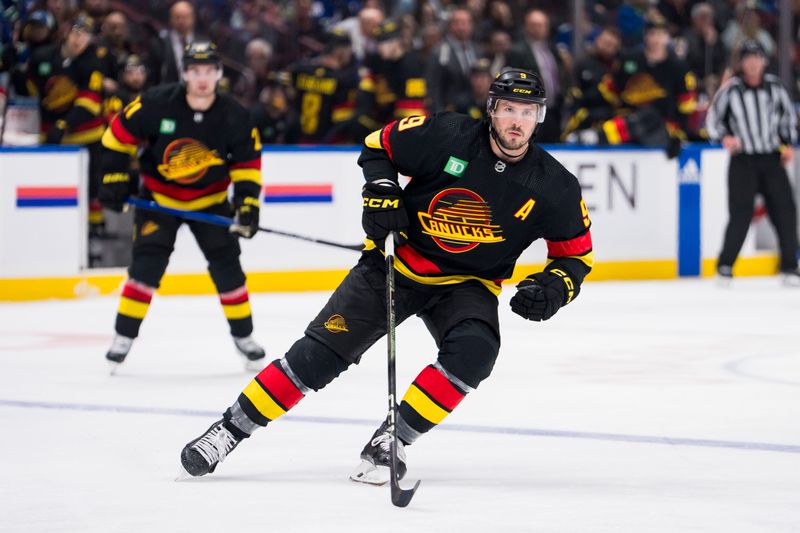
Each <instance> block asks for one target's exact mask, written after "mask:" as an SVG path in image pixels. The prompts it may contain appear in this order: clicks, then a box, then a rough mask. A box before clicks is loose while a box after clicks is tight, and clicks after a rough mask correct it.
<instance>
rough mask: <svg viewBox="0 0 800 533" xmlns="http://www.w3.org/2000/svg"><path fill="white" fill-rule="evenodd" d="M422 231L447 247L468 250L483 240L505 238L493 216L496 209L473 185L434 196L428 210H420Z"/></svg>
mask: <svg viewBox="0 0 800 533" xmlns="http://www.w3.org/2000/svg"><path fill="white" fill-rule="evenodd" d="M417 216H418V217H419V221H420V223H421V224H422V233H423V234H425V235H430V236H431V237H432V238H433V241H434V242H435V243H436V244H437V245H438V246H439V247H440V248H441V249H443V250H445V251H448V252H451V253H462V252H468V251H470V250H472V249H474V248H476V247H477V246H478V245H479V244H492V243H498V242H503V241H504V240H505V238H503V236H502V229H501V227H500V226H499V225H497V224H494V223H493V220H492V209H491V207H490V206H489V204H488V203H486V201H485V200H484V199H483V198H481V197H480V195H478V194H477V193H475V192H474V191H471V190H469V189H460V188H457V189H456V188H454V189H445V190H443V191H442V192H440V193H439V194H437V195H436V196H434V197H433V199H432V200H431V203H430V205H429V206H428V212H427V213H423V212H419V213H417Z"/></svg>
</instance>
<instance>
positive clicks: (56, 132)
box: [44, 120, 67, 144]
mask: <svg viewBox="0 0 800 533" xmlns="http://www.w3.org/2000/svg"><path fill="white" fill-rule="evenodd" d="M66 132H67V123H66V122H64V121H63V120H57V121H56V123H55V124H53V127H52V128H50V130H49V131H48V132H47V134H46V135H45V136H44V143H45V144H61V139H63V138H64V134H65V133H66Z"/></svg>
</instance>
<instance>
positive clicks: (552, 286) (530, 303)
mask: <svg viewBox="0 0 800 533" xmlns="http://www.w3.org/2000/svg"><path fill="white" fill-rule="evenodd" d="M574 297H575V290H574V284H573V283H572V279H571V278H570V277H569V276H568V275H567V274H566V272H564V271H563V270H558V269H553V270H548V271H546V272H537V273H536V274H532V275H530V276H528V277H527V278H525V279H524V280H522V281H520V282H519V284H518V285H517V294H515V295H514V297H513V298H511V310H512V311H514V312H515V313H517V314H518V315H519V316H521V317H523V318H526V319H528V320H534V321H536V322H539V321H542V320H547V319H548V318H550V317H551V316H553V315H554V314H556V311H558V310H559V309H560V308H561V306H563V305H564V304H566V303H567V302H568V301H569V300H570V299H572V298H574Z"/></svg>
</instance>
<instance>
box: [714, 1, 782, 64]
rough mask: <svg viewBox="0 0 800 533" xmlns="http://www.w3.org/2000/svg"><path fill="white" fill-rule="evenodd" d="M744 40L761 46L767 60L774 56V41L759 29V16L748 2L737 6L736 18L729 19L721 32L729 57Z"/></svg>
mask: <svg viewBox="0 0 800 533" xmlns="http://www.w3.org/2000/svg"><path fill="white" fill-rule="evenodd" d="M746 40H752V41H756V42H757V43H758V44H759V45H761V48H762V49H763V50H764V53H765V54H767V57H768V58H769V57H773V56H775V50H776V45H775V40H774V39H773V38H772V36H771V35H770V34H769V32H768V31H767V30H765V29H764V28H762V27H761V16H760V15H759V14H758V11H756V10H755V9H754V8H753V7H752V5H751V4H750V3H748V2H744V3H741V4H739V5H738V6H737V8H736V18H735V19H731V20H730V21H729V22H728V26H727V27H726V28H725V31H723V32H722V42H723V44H724V45H725V51H726V52H727V53H728V55H729V57H730V56H731V55H732V54H733V53H734V52H735V51H736V50H737V49H738V48H739V46H741V44H742V42H744V41H746Z"/></svg>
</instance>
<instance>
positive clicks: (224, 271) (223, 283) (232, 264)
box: [208, 255, 245, 292]
mask: <svg viewBox="0 0 800 533" xmlns="http://www.w3.org/2000/svg"><path fill="white" fill-rule="evenodd" d="M208 273H209V274H211V279H212V280H213V281H214V285H216V287H217V291H218V292H228V291H232V290H234V289H238V288H239V287H241V286H242V285H244V281H245V276H244V271H243V270H242V265H241V263H240V262H239V256H238V255H235V256H227V257H219V258H212V259H210V260H209V262H208Z"/></svg>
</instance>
